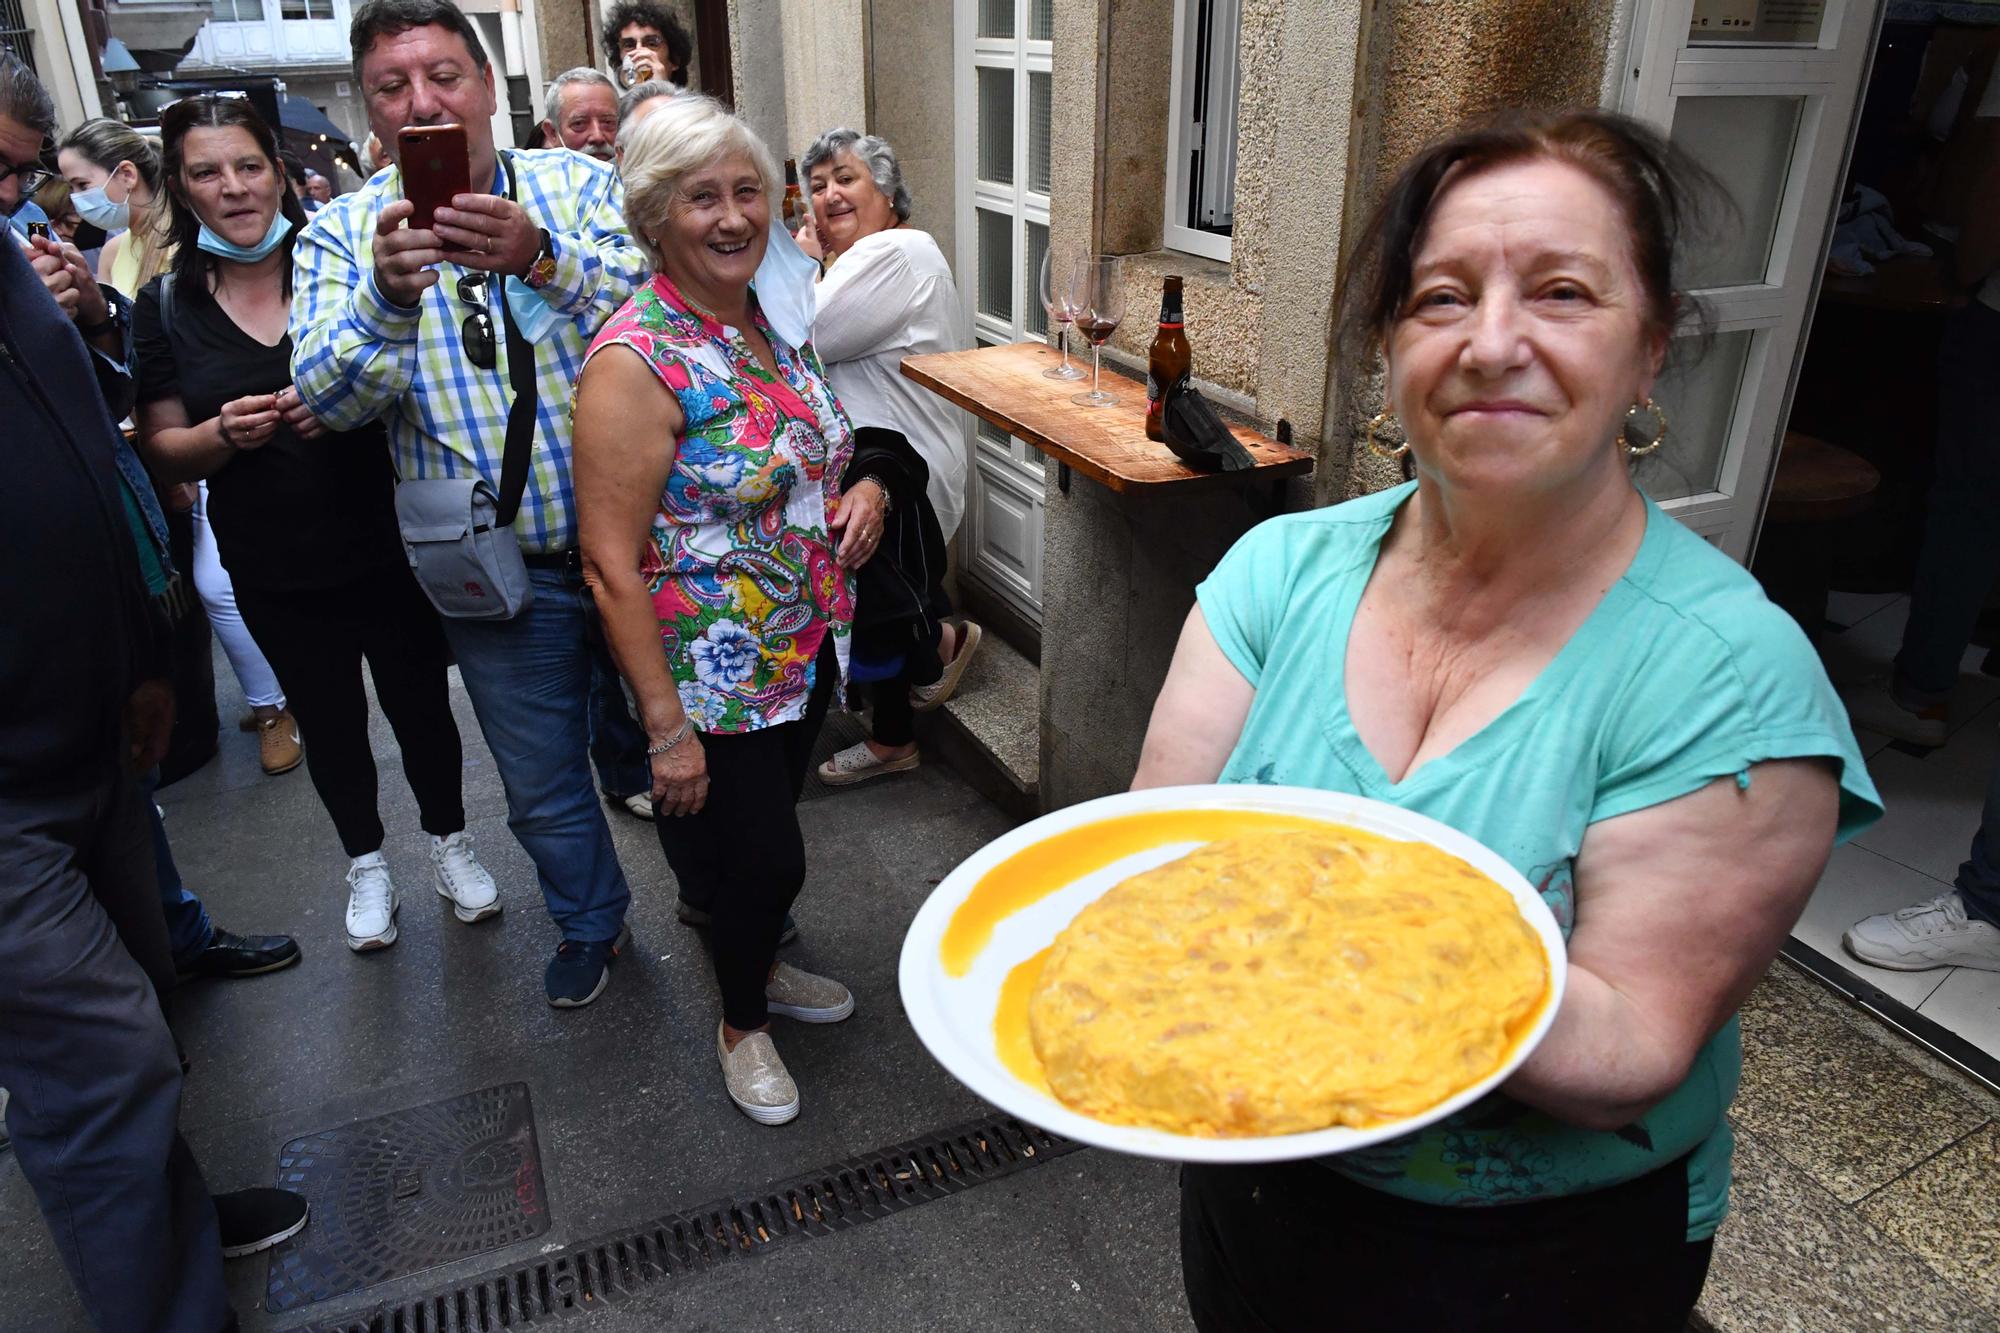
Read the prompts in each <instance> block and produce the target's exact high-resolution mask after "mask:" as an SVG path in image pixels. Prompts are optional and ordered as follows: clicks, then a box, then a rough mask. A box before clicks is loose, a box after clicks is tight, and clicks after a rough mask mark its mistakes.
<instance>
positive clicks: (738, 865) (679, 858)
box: [653, 636, 840, 1032]
mask: <svg viewBox="0 0 2000 1333" xmlns="http://www.w3.org/2000/svg"><path fill="white" fill-rule="evenodd" d="M839 676H840V663H839V661H838V660H837V659H836V658H835V656H834V650H833V639H832V637H831V636H828V638H827V640H826V642H825V644H824V645H823V646H822V647H821V648H820V651H819V658H818V660H817V661H816V662H814V664H813V690H812V697H811V698H810V699H809V700H807V703H806V712H805V716H804V717H802V718H800V719H799V720H798V721H796V722H786V723H782V724H780V725H778V726H775V727H764V728H762V729H760V730H757V731H743V732H733V733H728V734H718V735H703V736H702V737H701V738H700V742H701V748H702V751H703V754H704V755H705V756H706V758H707V760H708V801H707V803H706V804H704V805H703V806H702V808H701V810H700V812H699V813H697V814H692V815H666V814H656V817H655V818H654V820H653V827H654V828H655V829H657V830H658V831H659V835H660V850H661V851H663V852H665V853H666V854H667V864H668V865H669V866H671V867H672V868H673V872H674V878H675V879H677V880H679V881H680V896H681V897H682V898H683V899H685V900H686V901H688V902H691V903H700V904H702V905H704V906H705V907H706V908H707V909H708V911H709V913H710V914H711V916H712V917H713V919H714V925H713V926H712V927H711V928H710V930H709V944H710V947H711V948H712V949H713V950H714V953H715V980H716V984H717V985H718V986H720V987H721V989H722V1017H723V1019H724V1021H725V1022H727V1023H728V1024H729V1026H731V1027H733V1028H735V1029H736V1030H737V1031H739V1032H747V1031H749V1030H750V1029H752V1028H759V1027H762V1026H764V1023H765V1021H766V1020H767V1019H768V1018H769V1014H768V1013H767V1012H766V1010H765V1007H764V983H765V980H766V978H768V977H769V976H770V972H771V963H772V961H773V960H774V959H776V958H777V956H778V936H779V935H780V934H781V933H782V932H783V931H784V928H785V913H786V912H788V911H790V910H791V907H792V903H793V901H794V900H795V899H796V898H797V897H798V896H799V890H800V888H802V887H803V886H804V885H805V882H806V844H805V835H804V834H802V833H801V832H800V831H799V792H800V791H801V790H802V789H803V788H804V787H805V781H806V766H807V764H808V763H809V762H810V761H811V759H812V748H813V742H814V741H815V740H817V739H819V729H820V724H821V723H822V722H824V721H825V720H826V709H827V705H828V703H829V702H831V700H832V699H833V689H834V685H835V684H836V683H837V681H838V678H839Z"/></svg>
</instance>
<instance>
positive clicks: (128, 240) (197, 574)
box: [56, 118, 303, 775]
mask: <svg viewBox="0 0 2000 1333" xmlns="http://www.w3.org/2000/svg"><path fill="white" fill-rule="evenodd" d="M56 165H57V167H58V168H60V169H61V171H62V174H63V179H64V180H66V181H68V182H69V189H70V196H69V197H70V205H71V207H73V208H75V209H76V211H77V214H78V216H80V217H81V218H82V219H83V220H84V221H85V222H86V223H88V224H90V225H92V226H95V227H101V228H103V229H104V231H106V232H108V233H110V239H109V240H107V241H105V242H104V248H103V250H102V251H100V252H99V254H98V258H97V278H98V281H99V282H100V283H102V284H104V285H105V286H107V287H115V288H117V289H118V290H119V291H120V292H123V293H124V294H125V295H127V296H131V297H137V296H138V294H139V291H140V290H141V289H142V288H143V287H145V286H146V284H147V283H149V282H151V281H152V280H153V279H154V278H156V277H158V276H159V275H160V274H162V273H164V272H166V270H167V269H168V268H169V267H170V266H171V265H172V264H173V262H174V246H175V241H174V237H173V235H172V231H171V228H170V227H169V225H168V224H169V218H168V212H167V196H166V191H165V190H164V189H163V188H162V187H161V181H162V175H161V165H160V149H159V145H158V144H156V143H154V142H153V140H151V139H149V138H147V137H146V136H145V135H143V134H141V133H139V132H138V131H137V130H135V129H133V128H132V127H131V126H129V125H126V124H124V123H123V122H120V121H116V120H106V119H102V118H99V119H96V120H86V121H85V122H83V124H81V125H79V126H77V127H76V129H74V130H72V131H71V132H70V135H69V137H68V138H67V139H64V140H63V142H62V146H61V147H60V148H59V149H57V151H56ZM175 508H177V509H182V510H185V509H186V508H187V506H186V504H185V503H182V504H178V505H176V506H175ZM193 520H194V561H193V564H194V583H195V591H196V592H198V593H200V594H201V602H202V607H203V608H204V609H205V610H206V611H207V612H208V619H209V623H210V624H211V625H213V626H214V628H215V635H216V637H217V638H219V639H221V640H222V649H223V652H224V653H226V654H227V655H228V657H229V665H230V667H231V669H232V670H234V671H235V673H236V680H237V683H238V684H240V685H241V686H242V687H243V697H244V699H245V700H246V701H247V702H248V703H249V705H250V715H249V716H248V717H246V718H244V719H243V721H242V723H241V724H240V725H241V726H242V728H243V730H245V731H254V732H256V733H257V746H258V759H259V762H260V763H261V764H262V765H263V768H264V771H265V772H266V773H270V774H273V775H275V774H279V773H289V772H290V771H291V770H293V769H295V768H297V767H298V766H299V761H300V759H301V758H302V757H303V754H302V752H301V750H300V747H299V738H298V737H299V733H298V724H297V723H296V722H295V721H294V720H293V718H292V715H291V713H290V712H289V711H288V710H287V709H286V707H285V694H284V691H283V690H282V689H280V688H279V686H278V678H277V676H276V675H275V674H273V672H272V671H271V665H270V663H269V662H267V661H266V660H265V658H264V653H263V650H262V649H260V648H259V647H258V646H257V641H256V640H255V639H253V638H252V637H251V636H250V631H249V630H248V629H246V628H244V625H243V617H242V614H241V613H240V612H239V611H238V610H237V607H236V593H235V590H234V589H233V588H232V587H231V585H230V581H229V575H228V574H227V573H225V572H224V571H223V567H222V563H221V561H220V560H219V559H218V558H217V555H216V546H215V533H214V531H213V529H212V528H211V527H210V525H209V521H208V496H207V493H206V488H197V489H196V490H195V493H194V514H193Z"/></svg>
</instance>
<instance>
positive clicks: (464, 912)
mask: <svg viewBox="0 0 2000 1333" xmlns="http://www.w3.org/2000/svg"><path fill="white" fill-rule="evenodd" d="M431 874H432V877H433V878H434V879H435V880H436V881H437V891H438V897H440V898H449V899H450V900H451V914H452V915H453V916H455V917H457V918H458V919H459V920H460V921H463V922H464V923H465V924H466V925H468V926H469V925H471V924H472V923H473V922H475V921H484V920H485V919H486V918H487V917H489V916H498V915H500V888H499V886H498V885H496V884H495V883H494V882H493V876H491V875H489V874H487V873H486V867H485V866H482V865H480V864H479V862H478V860H477V859H475V858H474V856H473V855H472V835H471V834H470V833H467V832H466V831H465V830H464V829H460V830H459V831H458V832H456V833H454V834H452V835H451V836H450V837H448V838H432V839H431Z"/></svg>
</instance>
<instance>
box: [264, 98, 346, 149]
mask: <svg viewBox="0 0 2000 1333" xmlns="http://www.w3.org/2000/svg"><path fill="white" fill-rule="evenodd" d="M278 121H279V123H280V124H282V125H283V126H284V127H285V128H286V129H287V130H291V131H296V132H297V133H300V134H312V135H320V134H323V135H325V136H326V137H327V139H328V140H330V141H331V142H333V143H341V144H344V143H346V142H347V131H346V130H343V129H342V128H340V126H338V125H336V124H334V123H333V122H332V121H330V120H328V119H327V118H326V113H325V112H324V111H321V110H320V109H319V108H318V107H316V106H314V105H313V104H312V103H311V102H308V101H306V99H305V98H303V97H299V96H297V95H295V94H292V93H284V94H281V95H280V96H279V98H278Z"/></svg>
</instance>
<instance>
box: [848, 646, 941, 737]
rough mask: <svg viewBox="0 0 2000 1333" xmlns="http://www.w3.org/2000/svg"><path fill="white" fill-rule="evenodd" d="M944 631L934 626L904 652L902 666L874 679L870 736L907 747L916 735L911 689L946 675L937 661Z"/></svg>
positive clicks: (868, 687) (870, 691)
mask: <svg viewBox="0 0 2000 1333" xmlns="http://www.w3.org/2000/svg"><path fill="white" fill-rule="evenodd" d="M943 637H944V632H943V630H942V629H941V628H940V627H939V626H937V625H932V626H931V634H930V638H929V639H928V640H927V641H920V642H918V643H916V644H914V645H913V646H912V647H911V648H910V650H909V652H907V653H906V654H904V657H903V669H902V670H901V671H899V672H897V673H896V674H895V675H894V676H891V677H890V678H889V679H888V680H877V681H871V682H869V683H868V684H867V685H866V686H864V687H863V688H864V689H866V690H867V691H868V704H869V709H870V711H869V715H868V735H869V738H870V739H872V740H873V741H874V742H875V743H876V744H877V745H894V746H898V747H900V746H904V745H908V744H909V743H910V742H912V741H914V740H915V739H916V738H917V710H916V708H915V706H914V705H912V704H911V703H910V691H911V689H913V688H914V687H916V686H918V685H931V684H935V683H936V682H937V679H938V677H939V676H941V675H943V674H944V668H943V666H942V665H941V664H940V663H939V662H938V660H937V655H938V644H939V642H940V641H941V640H942V639H943Z"/></svg>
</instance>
